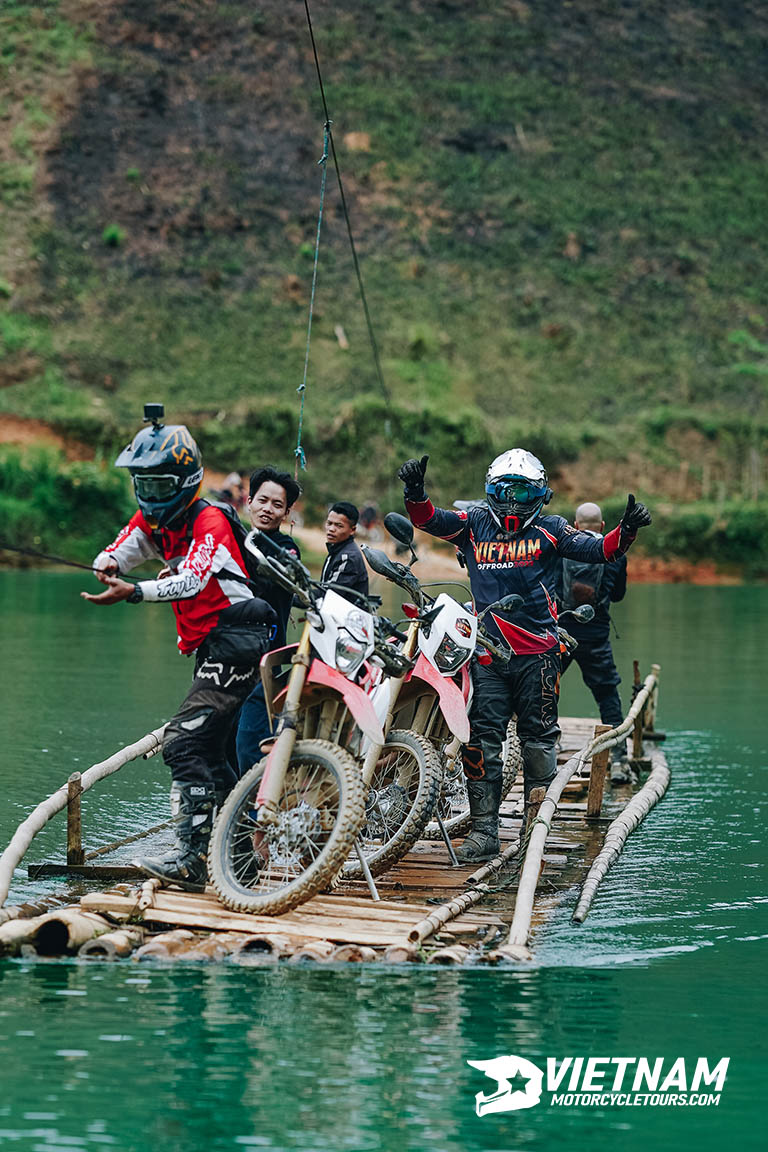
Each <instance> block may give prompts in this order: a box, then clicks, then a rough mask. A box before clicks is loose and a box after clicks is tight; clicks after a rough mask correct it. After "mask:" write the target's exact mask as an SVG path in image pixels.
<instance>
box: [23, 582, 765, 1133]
mask: <svg viewBox="0 0 768 1152" xmlns="http://www.w3.org/2000/svg"><path fill="white" fill-rule="evenodd" d="M87 579H88V578H87V577H86V580H87ZM81 586H82V582H81V581H80V579H79V578H78V577H77V576H74V577H72V576H70V575H60V574H52V573H0V621H2V693H0V723H1V724H2V733H3V754H2V766H1V767H0V785H2V791H3V796H4V798H5V802H4V804H3V806H2V811H0V841H2V843H3V844H5V843H6V842H7V840H8V838H9V836H10V835H11V833H12V831H13V830H14V828H15V827H16V825H17V823H18V822H19V820H20V819H21V818H23V816H24V815H25V813H26V812H28V811H29V809H30V807H31V806H32V804H33V803H34V802H35V801H37V799H39V798H40V797H41V796H43V795H44V794H47V793H49V792H50V791H52V790H53V789H54V788H55V787H56V786H58V784H60V783H61V782H62V781H63V780H64V779H66V777H67V775H68V774H69V773H70V772H71V771H73V769H75V768H80V769H83V768H85V767H87V766H88V764H90V763H92V762H94V761H96V760H98V759H101V758H103V757H105V756H107V755H109V754H110V753H111V752H112V751H114V750H115V749H116V748H117V747H118V746H119V745H121V744H124V743H129V742H131V741H133V740H134V739H136V738H137V737H138V736H140V735H143V734H144V732H146V731H148V730H149V728H151V727H154V726H156V725H157V724H159V723H161V722H162V721H163V719H165V718H167V717H168V716H169V715H170V713H171V712H172V711H173V708H174V706H175V704H176V702H177V701H178V699H179V698H180V696H181V695H182V693H183V691H184V687H185V685H186V683H187V680H188V677H189V674H190V666H189V662H188V661H185V660H183V659H182V658H181V657H179V656H177V655H175V653H174V647H173V646H174V633H173V625H172V621H171V619H170V616H171V614H170V612H168V611H167V610H164V609H163V608H162V607H154V606H149V605H144V606H139V607H137V608H131V607H130V606H122V605H121V606H118V607H116V608H113V609H105V610H102V611H99V610H98V609H95V608H93V607H92V606H89V605H85V604H82V603H81V602H80V601H79V600H78V599H77V597H76V592H77V590H78V589H79V588H80V587H81ZM766 609H768V589H765V588H711V589H710V588H687V587H681V586H677V587H638V588H633V589H632V590H631V594H630V595H629V597H628V599H627V601H626V602H625V603H624V604H622V605H620V606H619V608H618V610H617V612H616V621H617V624H618V627H619V631H620V633H621V637H620V639H618V640H617V641H616V643H615V650H616V653H617V659H618V661H619V666H620V669H621V671H622V672H623V673H624V675H625V679H626V678H628V676H629V675H630V669H631V660H632V658H633V657H637V658H638V659H640V662H641V667H642V668H643V669H644V670H645V669H647V668H648V666H649V664H650V663H651V661H652V660H656V661H658V662H659V663H660V664H661V665H662V668H663V671H662V694H661V710H660V717H659V722H660V724H661V726H663V727H664V728H666V729H667V730H668V731H669V733H670V738H669V740H668V741H667V745H666V750H667V756H668V758H669V761H670V764H671V766H672V769H673V784H672V788H671V790H670V792H669V794H668V796H667V797H666V799H665V800H664V802H663V804H662V805H661V806H660V807H659V808H658V809H656V810H655V812H654V813H653V814H652V816H651V817H650V818H649V820H648V822H647V824H646V825H645V826H644V827H643V829H642V830H640V831H639V832H638V833H637V834H635V835H634V836H633V837H632V838H631V839H630V842H629V845H628V847H627V849H626V851H625V853H624V855H623V857H622V859H621V862H620V863H619V865H618V866H617V867H616V868H615V869H614V871H613V872H612V873H611V875H610V877H609V880H608V881H607V883H606V884H605V885H604V887H603V888H602V889H601V891H600V895H599V897H598V899H597V902H596V905H595V907H594V909H593V912H592V914H591V915H590V918H589V919H588V921H587V923H586V924H585V925H584V926H583V927H581V928H575V927H573V926H572V925H571V924H570V911H571V910H572V900H571V899H570V897H569V898H566V899H563V900H562V901H561V902H560V903H559V904H558V906H557V907H556V909H555V911H554V914H553V916H552V917H551V918H550V919H549V920H548V921H547V923H546V924H545V925H543V926H542V927H541V928H540V929H539V931H538V933H537V935H536V937H535V941H534V947H535V954H536V962H535V964H534V965H533V966H531V967H528V968H521V969H512V970H505V971H499V970H488V969H479V968H478V969H473V970H453V969H438V970H435V969H433V968H429V967H426V966H423V967H422V966H416V967H408V968H407V969H404V970H400V969H398V970H392V969H389V970H387V969H383V968H369V969H366V970H364V971H363V970H359V969H355V968H353V967H351V966H349V967H343V968H339V969H335V970H328V969H324V968H323V969H319V968H314V969H306V968H300V967H291V966H283V967H281V968H279V969H278V970H274V969H269V970H264V969H256V968H237V967H233V966H208V967H204V968H203V967H193V966H191V965H187V966H179V965H176V966H174V967H151V966H149V965H137V964H135V963H133V962H130V961H126V962H123V963H119V964H116V965H111V966H109V965H93V964H92V965H87V964H84V963H78V962H75V961H70V962H62V961H49V962H44V961H37V962H34V963H32V962H30V961H25V960H21V961H6V962H4V963H0V1067H2V1074H1V1075H2V1080H1V1081H0V1082H1V1083H2V1092H1V1093H0V1147H2V1148H5V1147H9V1148H12V1149H25V1150H26V1149H29V1150H37V1149H41V1150H43V1149H45V1150H46V1152H48V1150H51V1149H65V1148H66V1149H73V1148H82V1149H98V1148H102V1149H103V1148H113V1149H118V1150H126V1152H131V1150H136V1152H150V1150H154V1149H159V1148H162V1149H169V1150H171V1152H176V1150H178V1152H197V1150H198V1149H200V1150H203V1149H247V1148H267V1149H306V1150H309V1149H322V1150H325V1149H327V1150H329V1152H332V1150H334V1149H345V1150H346V1149H349V1150H357V1149H360V1150H363V1149H386V1150H389V1149H392V1150H395V1149H401V1148H407V1149H411V1148H412V1149H421V1148H428V1149H436V1150H439V1149H445V1150H449V1152H454V1150H456V1152H460V1150H462V1152H463V1150H465V1149H466V1150H471V1152H475V1150H481V1149H489V1150H490V1149H494V1150H497V1149H498V1150H506V1152H512V1150H515V1149H529V1148H541V1149H549V1148H568V1149H570V1148H574V1149H582V1148H583V1149H593V1148H594V1147H595V1146H596V1144H597V1143H598V1142H602V1141H609V1142H612V1143H614V1144H615V1145H616V1146H617V1147H619V1146H620V1147H622V1148H624V1149H641V1148H643V1149H645V1148H647V1147H656V1148H661V1149H667V1148H673V1147H676V1146H678V1145H680V1144H686V1145H687V1144H690V1145H691V1146H692V1147H695V1148H697V1149H704V1150H708V1149H713V1150H714V1149H718V1150H720V1149H722V1147H723V1143H724V1141H726V1140H727V1141H728V1143H729V1145H731V1146H733V1147H734V1148H740V1149H752V1148H758V1147H764V1145H765V1140H764V1137H763V1136H761V1135H760V1134H761V1132H762V1131H763V1128H764V1123H763V1120H762V1114H763V1107H762V1100H761V1094H762V1093H761V1090H762V1088H763V1085H764V1084H765V1075H766V1069H767V1068H768V1058H767V1057H766V1042H765V1025H764V1020H765V992H764V985H765V979H766V964H765V959H766V948H765V939H766V936H768V927H766V922H765V910H766V906H767V905H768V892H766V884H765V865H766V852H765V849H764V847H763V843H762V838H761V833H762V826H763V822H764V820H763V817H764V812H765V808H766V794H765V793H766V790H765V771H766V769H765V765H766V760H767V759H768V755H767V751H768V750H767V748H766V744H767V740H766V736H765V727H764V724H763V717H762V710H761V700H762V693H761V687H762V682H761V673H762V672H763V670H764V668H765V656H764V649H765V628H764V627H762V626H761V625H762V618H763V614H764V613H765V611H766ZM763 679H764V676H763ZM563 712H564V713H570V714H582V713H585V714H586V713H590V714H594V710H593V705H592V701H591V697H589V695H588V694H587V693H585V691H584V689H583V687H582V686H581V684H580V683H579V681H578V671H577V670H575V669H574V670H572V671H570V672H569V673H568V676H567V677H566V679H565V682H564V688H563ZM167 786H168V781H167V779H166V776H165V770H164V767H163V764H162V762H161V761H160V760H159V759H154V760H150V761H148V762H143V761H142V762H139V763H138V764H135V765H134V766H132V767H130V768H126V769H124V770H123V771H122V772H121V773H119V774H118V775H117V776H116V777H113V778H112V779H111V780H110V781H109V782H107V783H106V785H105V786H102V787H100V788H99V789H98V790H97V791H95V792H93V793H91V794H89V795H88V796H87V797H86V798H85V801H84V822H85V830H86V835H87V838H88V844H87V846H88V847H91V846H94V845H97V844H99V843H102V842H105V841H107V840H109V839H112V838H113V837H114V836H115V835H116V834H118V833H119V832H129V831H131V830H135V829H136V828H138V827H140V826H141V825H143V824H146V823H147V822H154V821H156V820H157V819H160V818H162V816H163V815H164V813H165V805H166V796H167ZM62 850H63V825H62V824H59V823H56V824H54V825H53V826H52V827H51V828H49V829H48V830H47V831H46V832H45V833H44V835H43V836H42V837H41V843H40V845H39V846H38V845H36V846H35V848H34V850H33V853H32V855H33V856H34V857H35V858H42V857H44V856H46V855H49V856H53V855H59V854H60V853H61V852H62ZM52 887H53V888H60V887H61V881H57V882H51V883H48V884H44V883H42V882H40V881H37V882H35V883H34V884H32V883H30V882H29V881H27V880H26V877H25V873H24V872H23V871H21V870H20V871H19V873H18V874H17V876H16V877H15V879H14V884H13V888H12V891H11V896H10V900H11V901H13V900H20V899H23V898H25V897H28V896H29V895H30V894H31V893H40V892H43V891H47V890H50V889H51V888H52ZM510 1053H513V1054H516V1055H518V1056H523V1057H525V1058H527V1059H530V1060H533V1061H534V1062H539V1063H541V1064H543V1063H544V1061H545V1059H546V1057H548V1056H552V1057H557V1058H558V1059H561V1058H562V1057H565V1056H574V1057H578V1056H582V1057H584V1058H585V1059H586V1058H587V1057H589V1056H595V1057H621V1056H624V1057H646V1058H648V1059H649V1060H650V1061H651V1063H653V1059H654V1058H656V1057H664V1058H665V1069H666V1070H668V1068H669V1067H670V1066H671V1064H672V1061H673V1060H674V1059H675V1058H676V1057H678V1056H683V1057H685V1058H686V1060H687V1061H688V1067H689V1068H690V1069H692V1068H693V1066H694V1064H695V1061H696V1058H697V1057H700V1056H705V1057H707V1058H708V1059H709V1061H710V1064H711V1065H713V1064H714V1063H715V1062H716V1060H718V1059H720V1058H721V1057H723V1056H729V1057H730V1058H731V1063H730V1068H729V1072H728V1076H727V1079H726V1082H725V1085H724V1087H723V1090H722V1092H721V1094H720V1103H719V1105H718V1106H710V1107H676V1108H672V1107H640V1106H632V1107H621V1106H618V1105H616V1106H610V1105H609V1106H583V1105H582V1106H573V1107H553V1106H550V1105H549V1103H548V1101H549V1094H548V1093H547V1092H546V1091H545V1094H544V1098H543V1099H542V1102H541V1103H540V1104H539V1105H537V1106H535V1107H534V1108H531V1109H530V1110H526V1111H514V1112H506V1113H500V1114H496V1115H486V1116H483V1117H477V1116H476V1115H475V1108H474V1096H475V1094H476V1093H478V1092H481V1091H482V1092H491V1091H493V1088H494V1084H493V1083H492V1082H491V1080H489V1079H488V1078H487V1077H484V1076H483V1075H482V1074H481V1073H480V1072H479V1071H477V1070H475V1069H473V1068H470V1067H469V1066H468V1065H467V1063H466V1061H467V1060H487V1059H490V1058H492V1057H495V1056H500V1055H505V1054H510Z"/></svg>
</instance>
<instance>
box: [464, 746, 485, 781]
mask: <svg viewBox="0 0 768 1152" xmlns="http://www.w3.org/2000/svg"><path fill="white" fill-rule="evenodd" d="M461 761H462V764H463V766H464V775H465V777H466V778H467V780H482V779H483V778H484V776H485V757H484V756H483V750H482V748H480V747H479V746H478V745H477V744H465V745H464V748H463V749H462V753H461Z"/></svg>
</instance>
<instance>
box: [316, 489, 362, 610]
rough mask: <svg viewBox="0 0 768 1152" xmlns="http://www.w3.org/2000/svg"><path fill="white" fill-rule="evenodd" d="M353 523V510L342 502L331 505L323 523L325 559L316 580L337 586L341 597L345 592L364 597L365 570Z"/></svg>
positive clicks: (355, 516)
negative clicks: (326, 550) (350, 590)
mask: <svg viewBox="0 0 768 1152" xmlns="http://www.w3.org/2000/svg"><path fill="white" fill-rule="evenodd" d="M357 520H358V513H357V508H356V507H355V505H354V504H350V503H349V502H348V501H346V500H338V501H337V502H336V503H335V504H332V505H331V507H330V508H329V510H328V515H327V517H326V520H325V539H326V545H325V546H326V548H327V549H328V556H327V557H326V560H325V563H324V564H323V570H322V572H321V573H320V579H321V580H322V582H323V583H324V584H336V585H338V589H339V593H340V595H342V596H343V595H344V589H345V588H351V589H352V590H353V591H354V592H360V593H362V595H363V596H367V595H368V569H367V568H366V566H365V561H364V560H363V554H362V552H361V551H360V549H359V547H358V546H357V544H356V542H355V533H356V532H357Z"/></svg>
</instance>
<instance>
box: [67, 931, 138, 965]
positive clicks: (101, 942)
mask: <svg viewBox="0 0 768 1152" xmlns="http://www.w3.org/2000/svg"><path fill="white" fill-rule="evenodd" d="M143 940H144V933H143V932H142V931H141V929H140V928H116V929H115V930H114V932H105V933H104V935H103V936H94V937H93V939H92V940H86V942H85V944H81V945H80V947H79V949H78V952H77V954H78V956H80V957H81V958H82V959H84V960H122V959H123V957H125V956H130V954H131V952H133V951H134V950H135V949H136V948H138V947H139V946H140V945H141V944H142V943H143Z"/></svg>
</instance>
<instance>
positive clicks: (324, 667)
mask: <svg viewBox="0 0 768 1152" xmlns="http://www.w3.org/2000/svg"><path fill="white" fill-rule="evenodd" d="M307 683H308V684H322V685H323V686H324V687H326V688H331V689H332V690H333V691H334V692H338V693H339V695H340V696H342V697H343V699H344V703H345V704H346V706H347V708H349V710H350V712H351V713H352V715H353V716H354V718H355V723H356V724H357V726H358V728H359V729H360V731H361V732H362V733H363V735H364V736H367V737H368V739H369V740H372V741H373V742H374V743H375V744H383V743H384V732H383V731H382V727H381V724H380V723H379V718H378V716H377V715H376V709H375V708H374V706H373V703H372V702H371V699H370V697H369V696H366V694H365V692H363V690H362V688H359V687H358V686H357V684H353V683H352V681H351V680H347V678H346V676H342V674H341V672H339V671H338V670H337V669H336V668H331V667H330V666H329V665H328V664H324V663H323V662H322V660H313V661H312V667H311V668H310V669H309V675H308V676H307Z"/></svg>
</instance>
